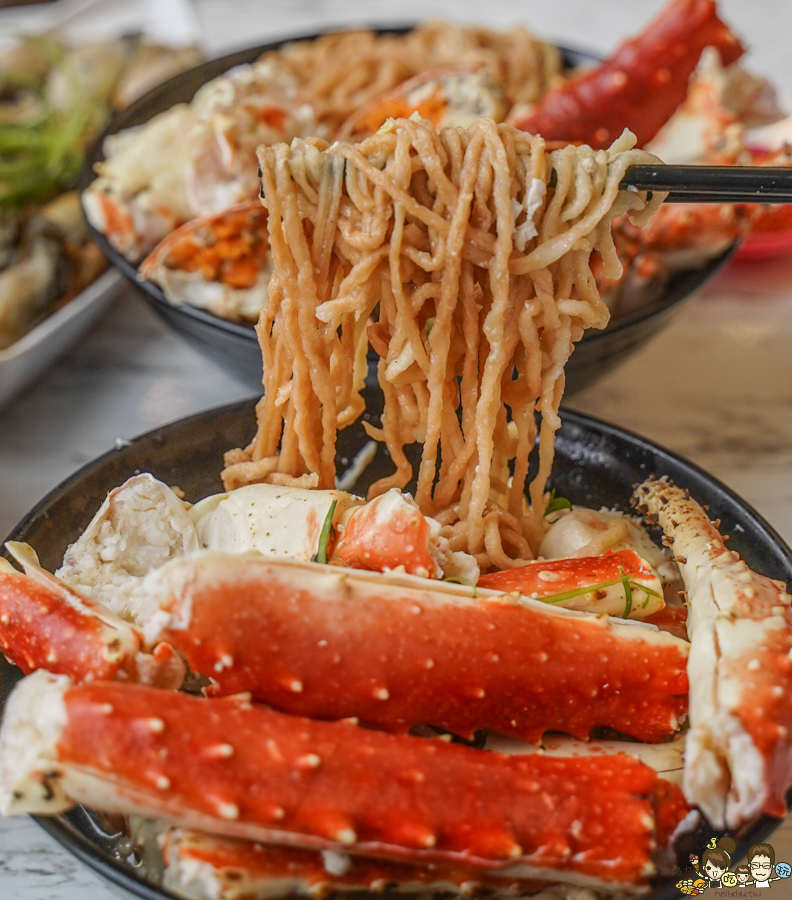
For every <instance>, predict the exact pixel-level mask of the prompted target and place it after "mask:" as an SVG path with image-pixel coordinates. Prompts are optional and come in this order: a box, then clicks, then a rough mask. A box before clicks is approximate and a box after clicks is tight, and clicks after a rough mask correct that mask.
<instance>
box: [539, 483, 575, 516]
mask: <svg viewBox="0 0 792 900" xmlns="http://www.w3.org/2000/svg"><path fill="white" fill-rule="evenodd" d="M562 509H572V501H571V500H567V498H566V497H556V492H555V488H553V490H552V491H550V499H549V500H548V501H547V508H546V509H545V511H544V514H545V515H546V516H549V515H550V513H554V512H558V511H559V510H562Z"/></svg>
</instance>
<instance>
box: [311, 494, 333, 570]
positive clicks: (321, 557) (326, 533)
mask: <svg viewBox="0 0 792 900" xmlns="http://www.w3.org/2000/svg"><path fill="white" fill-rule="evenodd" d="M337 505H338V500H333V502H332V503H331V504H330V509H329V510H328V511H327V515H326V516H325V520H324V525H322V532H321V534H320V535H319V546H318V548H317V550H316V553H314V555H313V559H312V560H311V562H318V563H322V565H326V564H327V544H328V541H329V540H330V532H331V531H332V530H333V516H334V515H335V510H336V506H337Z"/></svg>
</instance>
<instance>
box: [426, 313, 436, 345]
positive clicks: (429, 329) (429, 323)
mask: <svg viewBox="0 0 792 900" xmlns="http://www.w3.org/2000/svg"><path fill="white" fill-rule="evenodd" d="M434 325H435V317H434V316H432V317H431V318H430V319H427V320H426V340H427V341H428V340H429V335H430V334H431V333H432V329H433V328H434Z"/></svg>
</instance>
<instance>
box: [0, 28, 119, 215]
mask: <svg viewBox="0 0 792 900" xmlns="http://www.w3.org/2000/svg"><path fill="white" fill-rule="evenodd" d="M27 40H29V41H30V42H31V43H35V44H37V45H38V46H39V47H41V48H42V49H43V50H44V52H45V53H46V54H47V55H48V56H49V58H50V59H51V61H52V69H53V70H59V71H61V72H62V73H63V75H64V78H65V79H66V84H67V93H68V102H67V104H66V106H65V108H63V109H58V108H56V107H55V106H54V105H53V103H52V102H51V99H50V97H49V96H48V90H47V80H46V78H45V79H43V80H41V81H36V80H34V79H31V78H29V77H23V76H20V75H19V74H18V73H14V72H9V73H1V74H0V90H3V89H5V90H13V89H15V88H24V89H25V90H28V91H31V92H32V93H34V94H35V95H36V97H37V100H38V102H39V105H40V114H39V115H38V116H37V117H36V118H35V119H33V120H30V121H28V122H24V123H23V122H11V123H6V124H2V125H0V207H6V208H16V207H19V206H22V205H23V204H25V203H27V202H28V201H30V200H35V199H38V198H41V199H44V198H47V197H49V196H53V195H55V194H57V193H58V192H59V191H61V190H65V189H69V188H72V187H74V185H75V184H76V182H77V178H78V177H79V174H80V171H81V169H82V165H83V159H84V154H85V150H86V148H87V146H88V145H89V144H90V142H91V141H92V140H93V139H94V138H95V137H96V135H97V134H98V133H99V131H100V129H101V128H102V125H103V124H104V122H105V121H106V119H107V117H108V115H109V109H108V106H107V103H106V101H105V99H104V98H101V97H91V96H83V95H82V94H81V90H80V82H79V79H78V77H77V73H76V71H75V69H74V65H73V63H72V61H71V60H70V59H69V58H68V56H67V55H66V54H65V53H64V52H63V50H62V49H61V48H60V47H59V46H58V45H57V43H55V41H53V40H52V39H50V38H46V37H36V38H27Z"/></svg>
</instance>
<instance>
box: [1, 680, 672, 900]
mask: <svg viewBox="0 0 792 900" xmlns="http://www.w3.org/2000/svg"><path fill="white" fill-rule="evenodd" d="M656 787H657V774H656V773H655V772H654V770H653V769H651V768H649V767H648V766H645V765H643V764H642V763H640V762H638V761H637V760H633V759H632V758H630V757H627V756H622V757H601V758H593V757H592V758H588V759H584V758H576V759H563V758H552V757H544V756H541V755H539V754H533V755H528V756H503V755H501V754H498V753H490V752H488V751H485V750H475V749H473V748H470V747H464V746H460V745H457V744H452V743H448V742H446V741H443V740H428V739H425V738H419V737H411V736H407V735H390V734H384V733H382V732H378V731H371V730H367V729H363V728H357V727H355V726H353V725H350V724H347V723H341V722H317V721H314V720H310V719H302V718H298V717H293V716H287V715H284V714H282V713H277V712H275V711H273V710H270V709H268V708H266V707H261V706H258V707H256V706H253V705H251V704H250V703H247V702H242V701H239V700H238V699H231V698H228V699H224V700H206V699H204V698H201V697H196V696H192V695H189V694H185V693H181V692H172V691H160V690H157V689H155V688H148V687H142V686H140V685H135V684H122V683H120V682H96V681H95V682H91V683H86V684H81V685H72V684H71V683H70V682H69V680H68V679H67V678H65V677H63V676H52V675H49V674H47V673H45V672H36V673H34V674H33V675H30V676H28V677H27V678H26V679H24V680H23V681H22V682H20V684H19V685H17V686H16V687H15V689H14V691H13V693H12V695H11V697H10V698H9V700H8V702H7V704H6V710H5V716H4V722H3V726H2V730H1V731H0V811H2V812H3V813H4V814H12V813H20V812H30V811H34V812H57V811H59V810H60V809H63V808H64V804H65V803H66V802H67V799H71V800H72V801H75V802H79V803H84V804H86V805H88V806H91V807H94V808H98V809H103V810H105V811H108V812H118V813H135V814H139V815H143V816H148V817H152V818H159V819H164V820H165V821H168V822H170V823H171V824H177V825H185V826H187V827H191V828H197V829H199V830H202V831H208V832H211V833H216V834H221V835H226V836H229V837H241V838H246V839H248V840H257V841H261V842H263V843H273V844H285V845H292V846H301V847H306V848H315V849H336V850H346V851H350V852H354V853H355V854H356V855H363V856H375V857H384V858H394V859H402V860H406V861H412V862H439V863H446V864H453V865H464V866H468V867H472V868H483V869H486V870H487V871H489V872H491V873H492V874H494V875H502V876H504V877H507V878H521V879H522V878H530V879H533V878H539V879H544V878H555V879H558V878H560V879H561V880H565V881H570V882H572V883H578V884H583V885H586V884H588V885H592V886H602V885H603V884H608V885H610V886H611V887H616V886H635V885H639V884H642V883H645V879H646V877H647V876H648V875H650V874H652V872H653V866H652V864H651V862H650V853H651V850H652V847H653V844H654V841H653V828H654V821H653V816H652V807H651V802H650V799H647V798H651V796H652V794H653V792H654V791H655V789H656Z"/></svg>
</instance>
